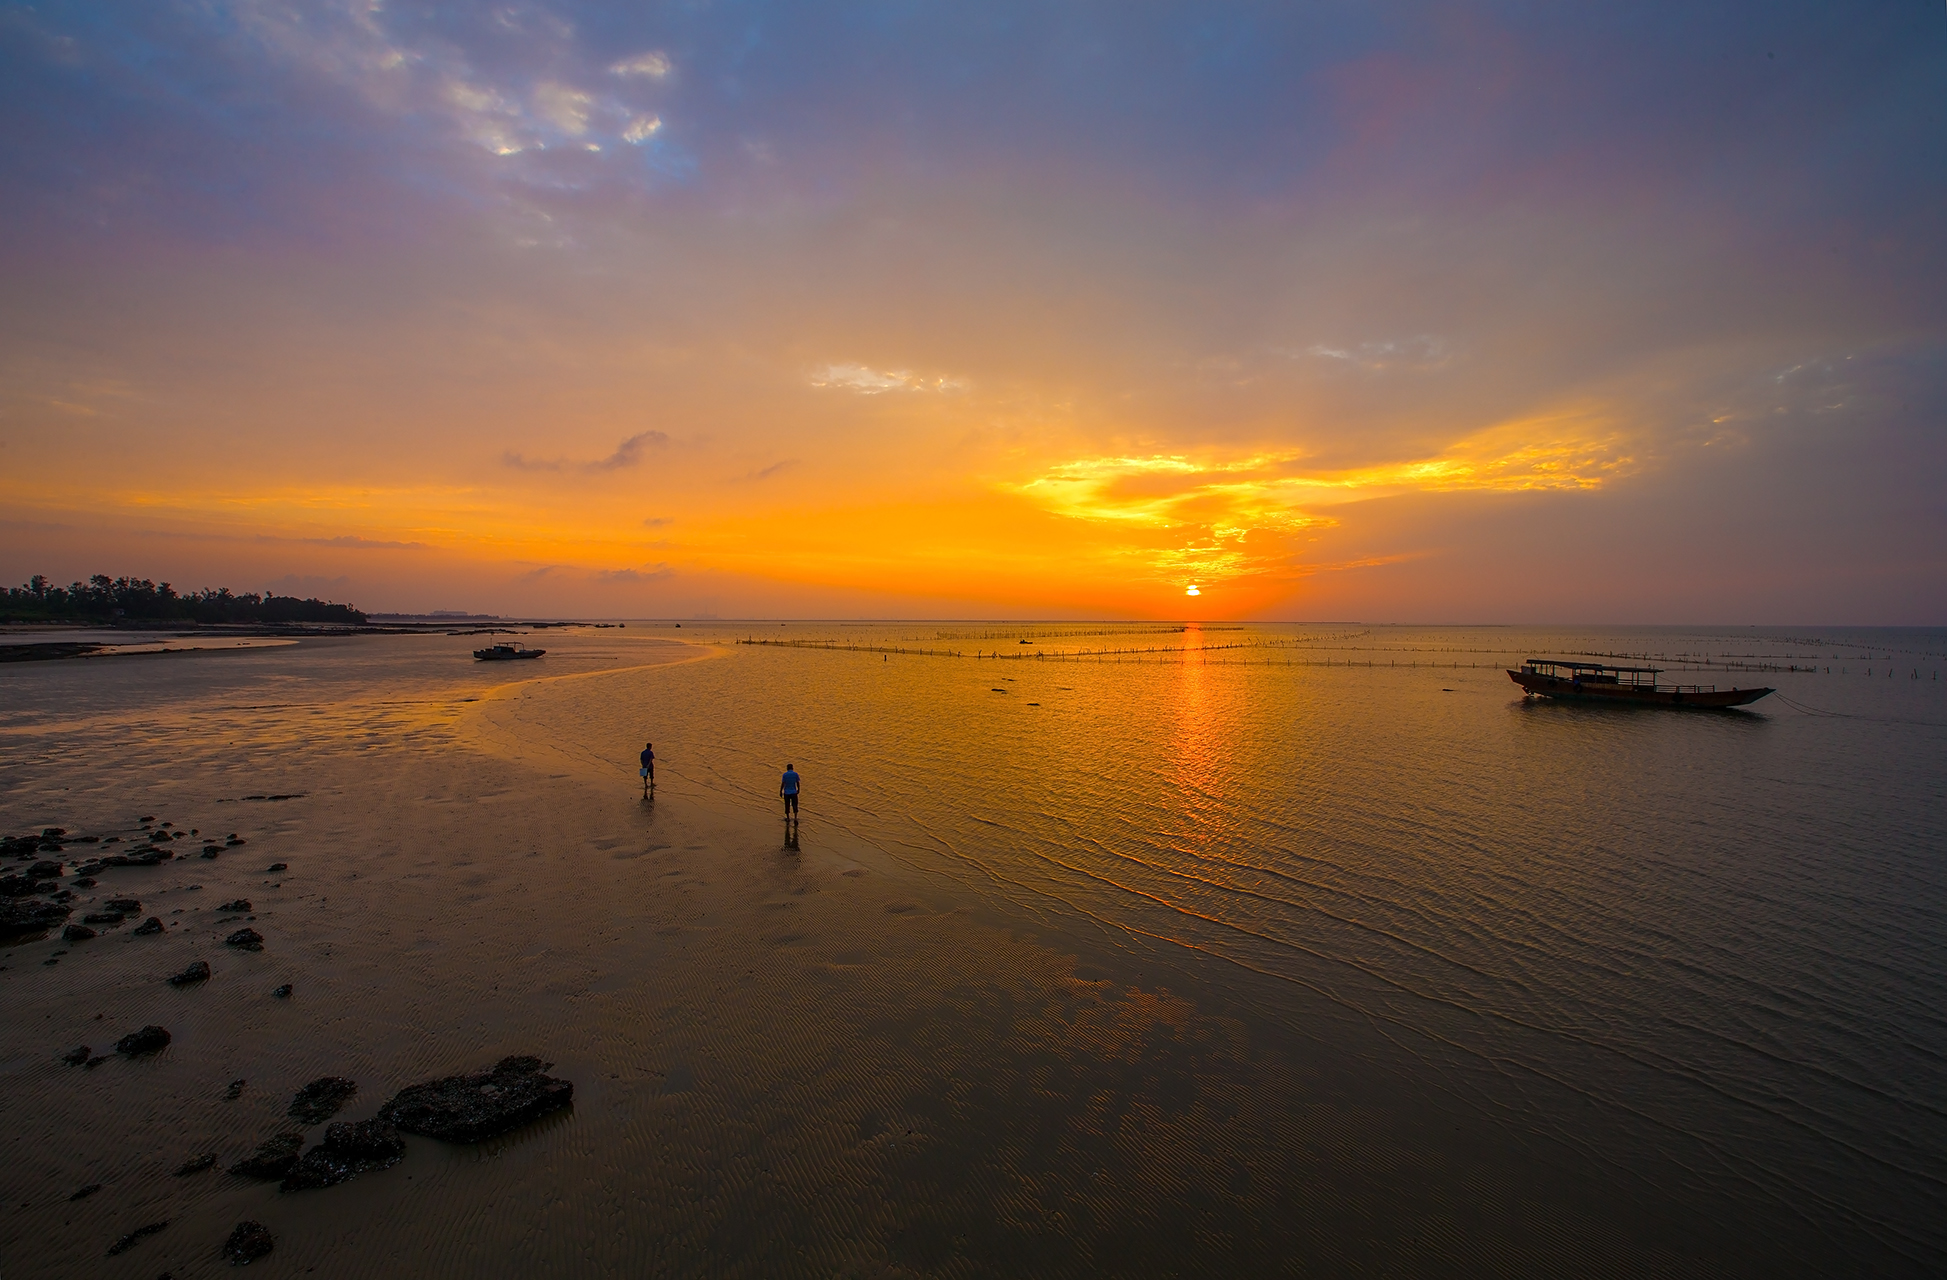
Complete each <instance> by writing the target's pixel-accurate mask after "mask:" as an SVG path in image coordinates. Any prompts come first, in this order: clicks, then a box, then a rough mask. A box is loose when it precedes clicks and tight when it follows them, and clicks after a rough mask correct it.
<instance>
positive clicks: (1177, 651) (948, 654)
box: [737, 636, 1940, 680]
mask: <svg viewBox="0 0 1947 1280" xmlns="http://www.w3.org/2000/svg"><path fill="white" fill-rule="evenodd" d="M737 643H738V644H745V645H754V646H761V647H767V648H773V649H824V650H830V651H833V652H839V653H882V654H888V655H890V654H899V655H901V656H902V657H911V658H966V657H973V658H976V659H986V660H989V661H1002V662H1007V661H1015V662H1018V661H1021V660H1023V659H1029V658H1032V659H1047V658H1049V657H1050V656H1052V657H1053V658H1054V659H1055V660H1056V661H1058V662H1067V661H1089V662H1125V661H1126V662H1142V661H1156V660H1162V661H1175V660H1178V659H1181V658H1186V657H1190V656H1192V655H1194V656H1197V657H1204V656H1205V655H1208V654H1211V653H1221V652H1225V651H1229V650H1236V649H1259V648H1265V647H1267V646H1264V645H1260V644H1252V643H1248V642H1246V643H1238V644H1211V645H1200V646H1198V647H1196V648H1193V649H1192V648H1184V647H1183V646H1180V645H1157V646H1152V647H1149V648H1138V649H1113V648H1111V649H1055V650H1048V649H1036V650H1034V651H1033V652H1032V653H1009V652H1006V651H1004V650H1000V649H976V650H974V651H973V653H972V654H968V653H967V652H966V651H964V650H960V649H906V648H901V647H899V646H896V645H869V644H844V643H840V642H838V641H835V640H760V639H758V638H757V637H755V636H750V637H747V638H745V639H743V640H739V641H737ZM1022 643H1031V642H1026V641H1024V642H1022ZM1510 661H1519V659H1510ZM1218 663H1219V665H1233V666H1250V665H1253V664H1252V663H1251V662H1250V660H1249V659H1238V658H1220V659H1218ZM1262 665H1264V666H1286V667H1368V668H1373V667H1382V666H1383V667H1406V668H1408V669H1412V668H1417V667H1426V668H1430V669H1434V670H1449V671H1458V670H1461V669H1463V668H1464V669H1467V670H1474V671H1496V670H1500V669H1502V668H1504V667H1505V666H1506V665H1507V663H1506V662H1501V661H1497V662H1459V661H1454V662H1431V661H1427V662H1422V661H1420V660H1419V659H1417V658H1415V659H1412V660H1409V661H1407V662H1401V661H1399V660H1398V659H1396V658H1395V659H1390V660H1388V661H1386V662H1383V663H1382V662H1379V661H1378V660H1376V659H1372V658H1368V659H1366V660H1364V661H1360V660H1358V659H1355V658H1339V659H1334V658H1309V657H1308V658H1300V659H1293V658H1289V657H1287V658H1286V659H1285V660H1284V661H1283V662H1278V661H1277V660H1276V659H1273V658H1268V657H1267V658H1265V659H1264V662H1263V664H1262ZM1698 665H1699V666H1700V667H1701V668H1702V669H1705V670H1724V671H1760V672H1764V671H1771V672H1795V673H1801V674H1806V675H1821V674H1823V675H1831V674H1832V668H1831V667H1829V666H1828V667H1823V668H1821V667H1817V666H1797V665H1791V666H1779V665H1773V664H1768V663H1725V664H1723V665H1721V666H1717V665H1714V664H1710V663H1702V664H1698ZM1839 674H1840V675H1847V674H1850V668H1847V667H1841V668H1840V669H1839ZM1866 674H1867V675H1869V676H1870V675H1872V674H1873V669H1872V668H1868V669H1867V671H1866ZM1886 675H1887V677H1888V678H1891V677H1892V675H1893V669H1892V668H1891V667H1888V668H1887V669H1886ZM1912 678H1913V679H1915V680H1919V679H1921V678H1922V676H1921V674H1920V670H1919V668H1918V667H1915V668H1914V669H1913V671H1912ZM1931 678H1932V679H1934V680H1938V679H1940V672H1939V671H1934V672H1933V673H1932V677H1931Z"/></svg>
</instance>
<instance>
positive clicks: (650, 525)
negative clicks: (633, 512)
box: [642, 516, 676, 529]
mask: <svg viewBox="0 0 1947 1280" xmlns="http://www.w3.org/2000/svg"><path fill="white" fill-rule="evenodd" d="M675 523H676V521H675V519H674V517H671V516H644V517H643V518H642V524H643V527H644V528H647V529H660V528H662V527H663V526H664V525H671V524H675Z"/></svg>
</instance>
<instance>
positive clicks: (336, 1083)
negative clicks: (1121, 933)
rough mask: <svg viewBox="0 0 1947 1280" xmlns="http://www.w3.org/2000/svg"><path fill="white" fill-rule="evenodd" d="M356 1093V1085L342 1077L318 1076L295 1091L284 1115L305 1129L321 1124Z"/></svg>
mask: <svg viewBox="0 0 1947 1280" xmlns="http://www.w3.org/2000/svg"><path fill="white" fill-rule="evenodd" d="M357 1092H358V1085H357V1084H356V1083H354V1082H353V1081H350V1080H347V1079H345V1078H344V1077H343V1076H319V1077H318V1078H317V1079H316V1080H313V1081H312V1082H311V1083H310V1084H307V1085H305V1086H304V1087H303V1088H302V1089H299V1090H298V1091H297V1096H296V1097H294V1098H292V1099H291V1105H290V1107H289V1108H288V1109H287V1110H286V1111H285V1112H284V1114H285V1115H287V1116H289V1117H290V1118H291V1119H293V1120H295V1121H297V1122H298V1123H299V1124H301V1125H305V1126H307V1127H309V1126H310V1125H314V1124H323V1123H324V1122H325V1121H326V1120H329V1119H330V1118H331V1117H332V1116H334V1115H336V1114H337V1113H338V1108H340V1107H342V1106H344V1105H345V1104H346V1103H347V1102H350V1101H351V1100H352V1095H353V1094H355V1093H357Z"/></svg>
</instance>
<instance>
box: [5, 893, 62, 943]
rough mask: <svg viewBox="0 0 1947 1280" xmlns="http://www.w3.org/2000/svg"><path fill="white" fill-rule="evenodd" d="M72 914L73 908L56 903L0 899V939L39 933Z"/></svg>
mask: <svg viewBox="0 0 1947 1280" xmlns="http://www.w3.org/2000/svg"><path fill="white" fill-rule="evenodd" d="M72 914H74V908H73V907H66V906H62V905H61V904H60V903H58V902H29V901H26V900H23V899H20V898H0V938H9V937H14V936H16V935H20V934H29V933H40V932H42V931H44V930H47V929H51V928H53V927H54V926H55V925H57V924H59V923H61V922H62V921H63V920H65V919H67V918H68V917H69V916H70V915H72Z"/></svg>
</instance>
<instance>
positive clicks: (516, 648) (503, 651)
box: [473, 644, 547, 662]
mask: <svg viewBox="0 0 1947 1280" xmlns="http://www.w3.org/2000/svg"><path fill="white" fill-rule="evenodd" d="M546 652H547V650H546V649H529V648H528V647H526V646H525V645H518V644H493V645H488V646H487V647H486V648H484V649H475V650H474V651H473V656H474V657H476V658H478V659H480V661H482V662H512V661H514V660H515V659H517V658H538V657H540V656H541V655H542V654H544V653H546Z"/></svg>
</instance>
